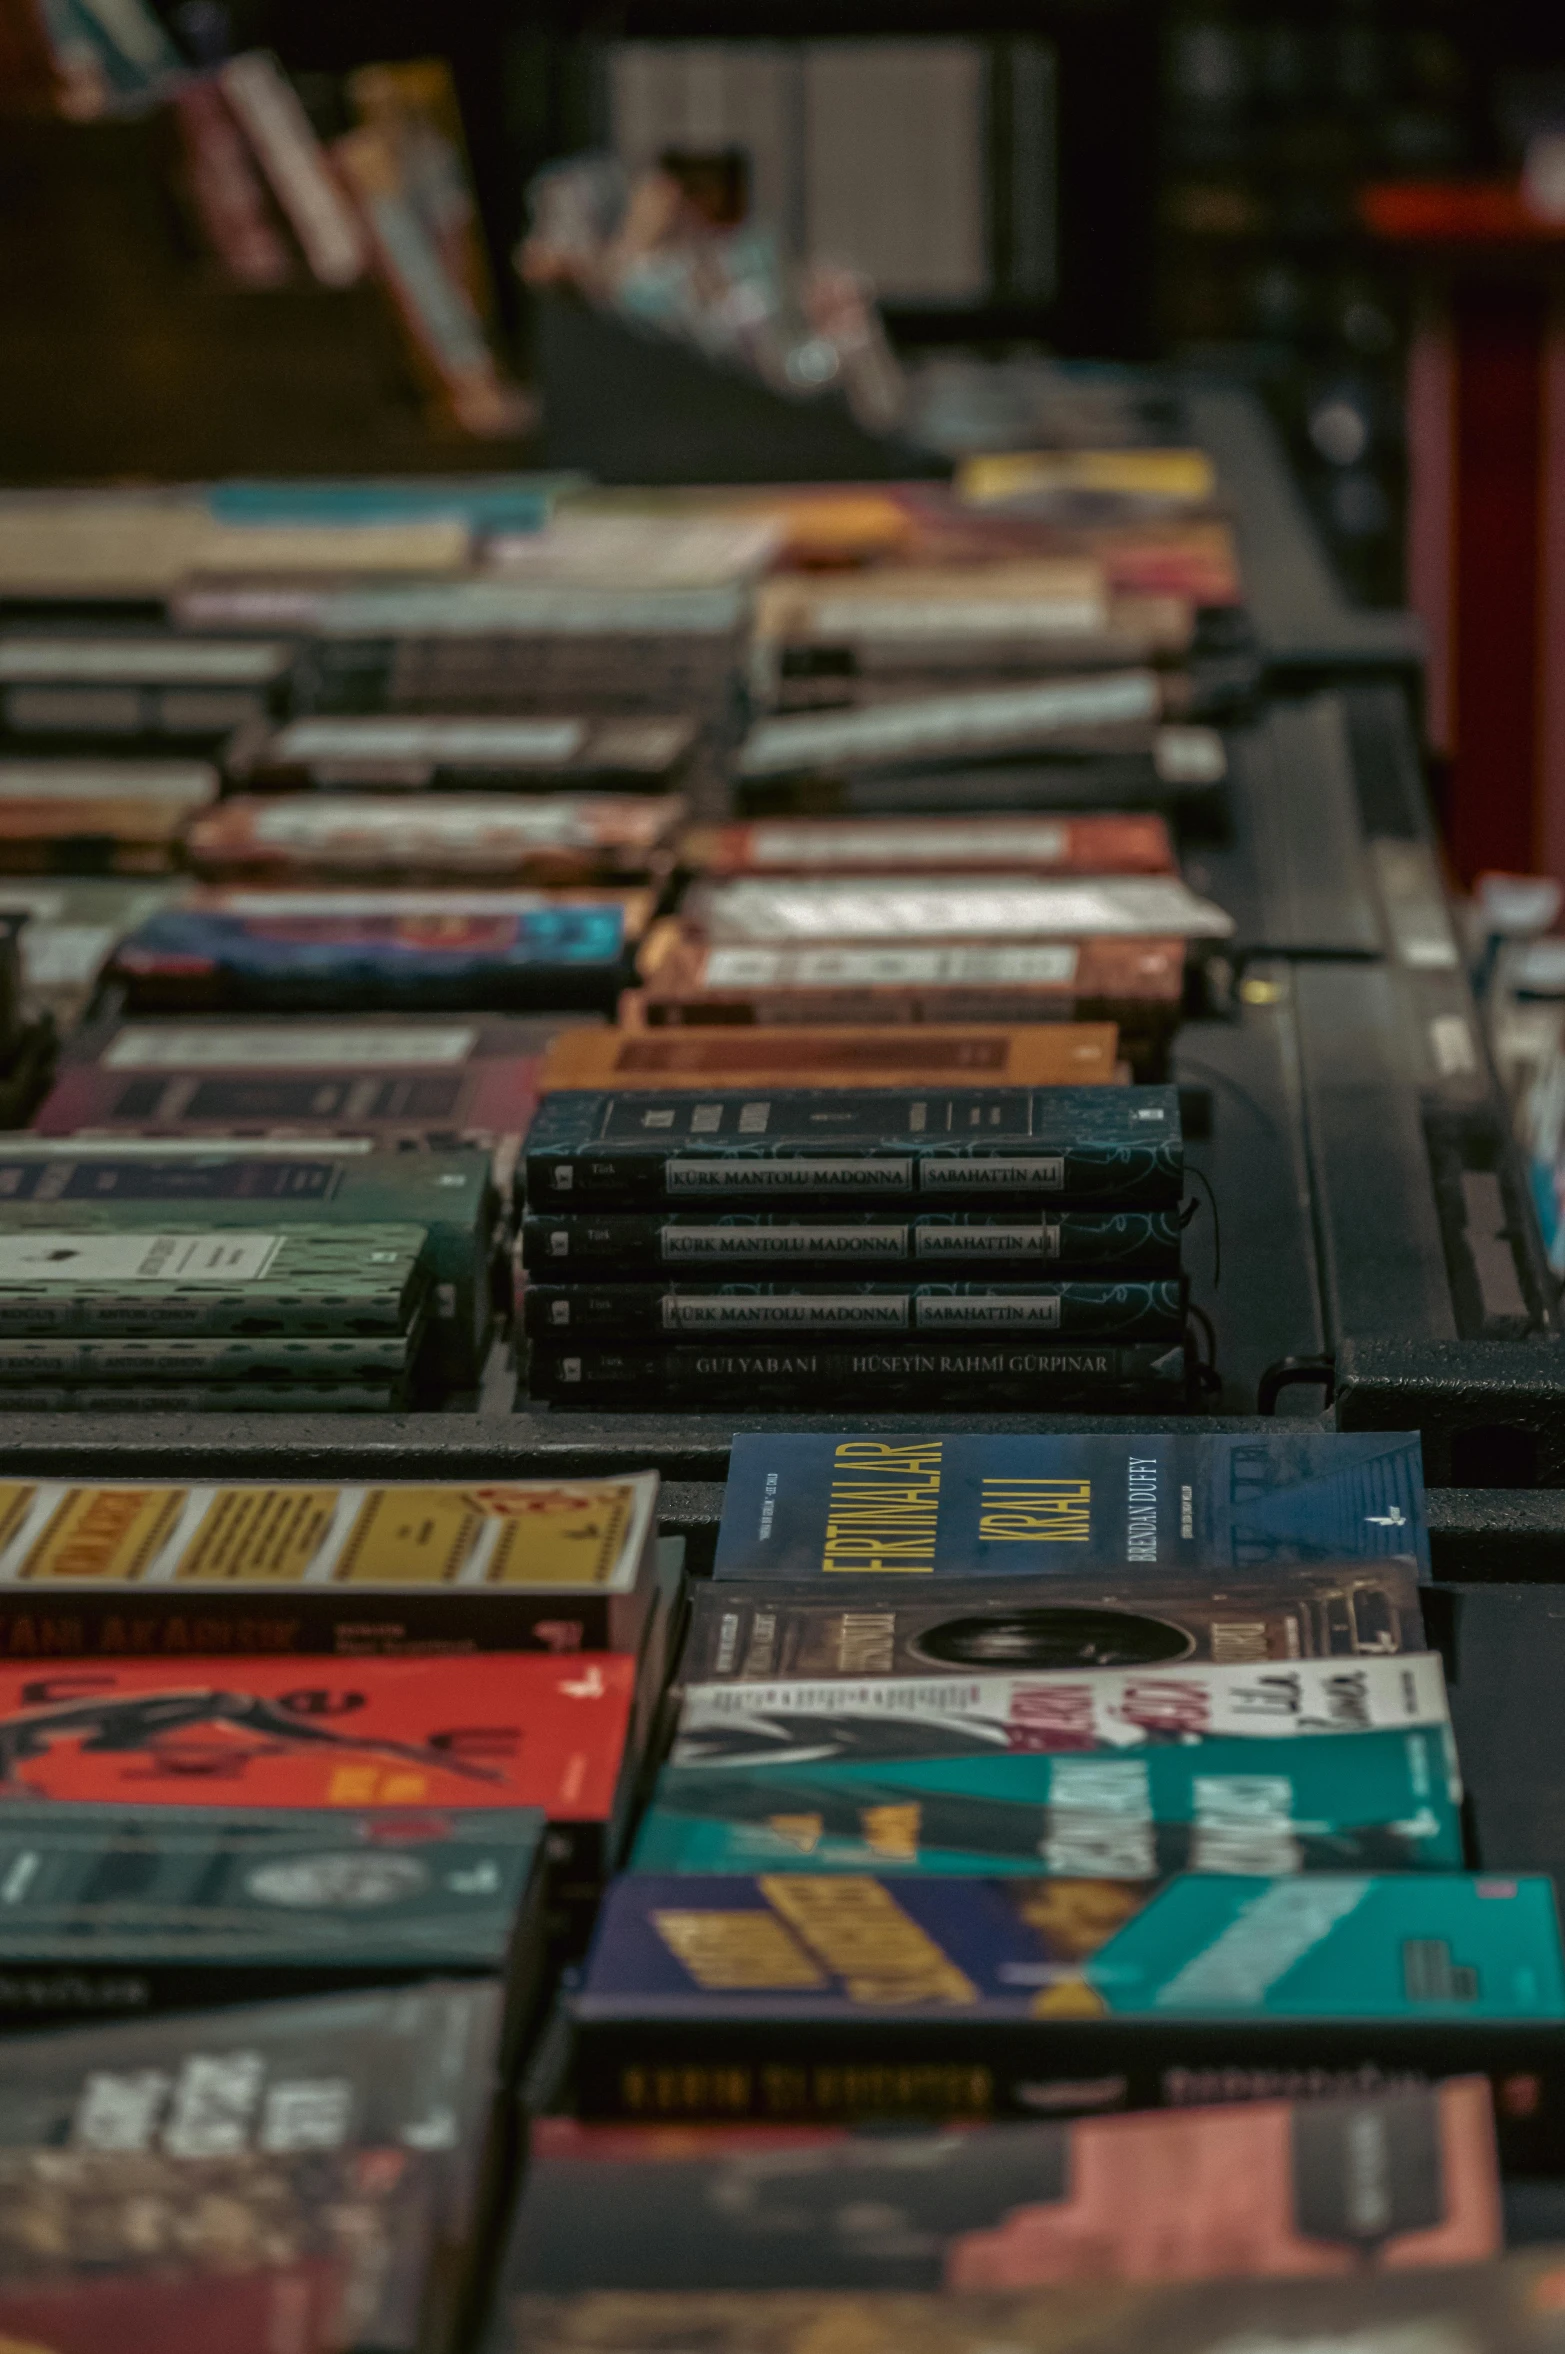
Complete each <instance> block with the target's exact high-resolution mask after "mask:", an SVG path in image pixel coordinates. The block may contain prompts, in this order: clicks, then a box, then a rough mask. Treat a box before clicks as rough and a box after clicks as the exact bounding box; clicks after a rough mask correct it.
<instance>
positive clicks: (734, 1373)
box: [528, 1339, 1186, 1411]
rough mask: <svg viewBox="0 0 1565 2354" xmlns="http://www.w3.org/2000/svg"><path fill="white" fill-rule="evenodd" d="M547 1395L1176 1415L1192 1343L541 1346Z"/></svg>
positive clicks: (537, 1347)
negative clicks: (1148, 1410) (1136, 1408)
mask: <svg viewBox="0 0 1565 2354" xmlns="http://www.w3.org/2000/svg"><path fill="white" fill-rule="evenodd" d="M528 1379H529V1383H530V1386H531V1389H532V1393H533V1395H534V1396H535V1397H545V1398H551V1399H554V1400H556V1401H557V1402H558V1403H560V1404H562V1405H568V1404H570V1403H571V1402H572V1401H574V1400H578V1399H584V1398H604V1399H618V1400H619V1401H621V1402H623V1401H625V1400H626V1399H627V1398H632V1399H637V1398H660V1399H663V1400H665V1401H667V1402H669V1403H672V1404H688V1405H691V1406H713V1407H716V1406H730V1407H731V1406H732V1405H733V1403H734V1401H735V1400H736V1399H742V1400H743V1401H744V1402H745V1403H746V1405H747V1406H748V1405H749V1404H751V1403H752V1402H756V1401H759V1400H761V1399H763V1398H780V1399H782V1400H784V1401H786V1402H787V1403H789V1404H792V1405H797V1404H798V1403H799V1402H800V1400H801V1399H808V1400H809V1401H810V1402H811V1403H812V1404H813V1403H814V1401H815V1400H817V1399H821V1400H826V1399H830V1400H832V1401H833V1402H836V1401H842V1402H843V1403H847V1402H849V1401H851V1400H855V1399H856V1400H858V1401H860V1402H861V1403H862V1402H863V1401H864V1400H865V1399H866V1398H867V1397H873V1398H874V1399H875V1401H876V1402H877V1404H878V1403H883V1402H884V1401H885V1400H887V1399H888V1398H891V1397H897V1398H903V1399H906V1400H907V1401H908V1402H909V1403H911V1404H916V1405H934V1404H946V1405H950V1404H951V1403H952V1401H953V1400H958V1401H959V1400H962V1399H964V1398H968V1397H971V1398H974V1399H982V1400H983V1401H985V1402H986V1403H988V1404H991V1405H997V1404H1000V1403H1002V1402H1004V1403H1008V1404H1014V1405H1015V1406H1016V1407H1017V1408H1018V1409H1019V1410H1022V1411H1025V1410H1027V1409H1029V1408H1034V1407H1039V1406H1042V1405H1043V1404H1044V1403H1045V1402H1048V1403H1049V1404H1050V1405H1051V1406H1054V1407H1056V1408H1057V1409H1059V1410H1062V1411H1064V1410H1068V1409H1069V1407H1070V1406H1071V1405H1072V1404H1074V1403H1075V1402H1076V1401H1078V1400H1079V1401H1083V1402H1085V1401H1087V1400H1092V1401H1098V1400H1102V1401H1105V1402H1113V1403H1129V1404H1146V1405H1149V1406H1158V1405H1161V1406H1165V1407H1170V1408H1172V1407H1176V1406H1178V1405H1180V1404H1181V1403H1182V1402H1183V1400H1184V1398H1185V1393H1186V1361H1185V1350H1184V1345H1183V1343H1182V1342H1173V1343H1167V1342H1165V1343H1162V1344H1159V1343H1156V1342H1145V1343H1142V1344H1141V1345H1139V1346H1134V1347H1129V1348H1120V1347H1117V1346H1115V1345H1113V1344H1104V1343H1096V1342H1086V1341H1083V1342H1077V1343H1076V1344H1074V1345H1061V1346H1058V1347H1049V1346H1047V1345H1022V1344H1019V1343H1018V1344H1012V1343H1009V1342H1004V1341H977V1342H974V1343H972V1344H969V1345H963V1344H961V1343H958V1342H949V1343H944V1344H942V1343H940V1342H934V1341H931V1342H913V1341H897V1340H892V1339H888V1340H887V1341H885V1342H884V1343H882V1344H880V1345H879V1346H872V1345H870V1344H868V1343H865V1342H862V1341H861V1342H860V1343H858V1344H857V1345H856V1346H842V1345H837V1346H832V1347H816V1346H813V1345H808V1344H806V1345H795V1346H789V1345H788V1344H787V1343H786V1342H778V1343H775V1344H773V1345H772V1346H770V1347H762V1348H749V1349H746V1348H743V1347H723V1346H721V1345H713V1346H709V1347H705V1348H703V1347H700V1346H698V1345H695V1344H692V1343H688V1342H676V1343H673V1344H667V1343H665V1344H664V1345H663V1346H662V1347H656V1346H649V1347H646V1348H640V1349H635V1348H620V1349H613V1348H604V1347H600V1346H597V1345H595V1344H588V1345H586V1346H579V1345H577V1346H570V1347H562V1346H561V1345H559V1344H558V1343H556V1342H537V1343H535V1344H534V1345H533V1348H532V1351H531V1355H530V1360H529V1374H528Z"/></svg>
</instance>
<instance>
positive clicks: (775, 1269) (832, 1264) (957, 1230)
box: [0, 1028, 1180, 1283]
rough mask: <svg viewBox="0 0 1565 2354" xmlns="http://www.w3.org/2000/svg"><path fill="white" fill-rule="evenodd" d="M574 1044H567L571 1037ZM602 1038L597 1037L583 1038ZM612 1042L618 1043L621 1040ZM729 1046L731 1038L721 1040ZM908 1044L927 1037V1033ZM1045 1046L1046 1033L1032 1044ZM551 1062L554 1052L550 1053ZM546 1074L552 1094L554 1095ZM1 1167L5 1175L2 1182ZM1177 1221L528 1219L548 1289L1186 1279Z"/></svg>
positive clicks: (1100, 1214)
mask: <svg viewBox="0 0 1565 2354" xmlns="http://www.w3.org/2000/svg"><path fill="white" fill-rule="evenodd" d="M568 1035H569V1034H568ZM574 1035H578V1036H581V1037H584V1038H591V1037H597V1036H599V1035H600V1033H599V1032H596V1031H588V1030H583V1031H581V1032H578V1033H574ZM601 1035H602V1036H604V1037H608V1038H615V1037H618V1036H619V1035H620V1033H619V1032H618V1031H605V1032H602V1033H601ZM716 1035H721V1033H716ZM908 1035H909V1036H910V1037H912V1038H917V1037H919V1036H920V1035H921V1033H920V1031H919V1030H918V1029H917V1028H913V1029H910V1030H909V1032H908ZM1032 1035H1034V1036H1036V1037H1045V1036H1047V1035H1048V1033H1047V1032H1046V1031H1036V1032H1034V1033H1032ZM551 1051H552V1050H551ZM547 1075H548V1073H547V1065H546V1066H545V1088H546V1083H547ZM3 1166H4V1164H3V1162H0V1170H3ZM1179 1264H1180V1224H1179V1213H1178V1212H1177V1211H1176V1210H1056V1211H1054V1212H1052V1213H1051V1212H1049V1211H1047V1210H1044V1211H1036V1212H1028V1213H1025V1214H1022V1213H1017V1212H1015V1211H1011V1212H1006V1211H1003V1210H1001V1211H990V1210H919V1211H915V1212H914V1213H912V1214H911V1215H909V1214H905V1213H904V1214H903V1215H900V1216H899V1215H898V1214H897V1213H896V1212H895V1211H889V1210H882V1211H876V1210H836V1211H828V1212H813V1213H811V1212H800V1213H796V1214H793V1215H790V1213H789V1212H788V1211H786V1210H719V1211H713V1212H708V1213H706V1214H705V1215H703V1214H702V1213H701V1212H700V1211H698V1210H686V1211H680V1210H666V1211H656V1210H654V1211H649V1212H643V1213H641V1214H640V1215H638V1214H637V1213H636V1212H634V1211H614V1210H604V1211H600V1212H599V1213H598V1214H597V1215H596V1216H593V1215H591V1214H587V1215H583V1216H579V1217H577V1216H572V1215H570V1214H569V1213H568V1212H567V1213H566V1214H565V1215H564V1216H561V1215H559V1214H558V1213H554V1214H550V1213H549V1212H548V1211H546V1210H540V1211H538V1212H537V1213H535V1214H529V1215H527V1216H524V1217H523V1219H522V1265H523V1266H524V1267H525V1268H526V1270H527V1272H528V1274H529V1275H532V1276H542V1277H543V1278H544V1279H545V1280H549V1279H550V1278H553V1279H554V1280H556V1281H562V1282H576V1281H578V1280H580V1281H585V1282H596V1283H612V1282H625V1281H641V1282H650V1281H653V1280H655V1279H656V1278H659V1277H661V1278H662V1279H663V1280H664V1281H667V1280H669V1279H671V1278H675V1279H677V1278H678V1277H681V1276H688V1277H691V1278H693V1279H694V1280H695V1281H697V1282H700V1281H701V1280H702V1279H703V1278H705V1279H712V1278H715V1277H718V1276H727V1275H733V1276H748V1277H752V1278H753V1277H757V1276H759V1277H763V1278H764V1277H768V1276H775V1275H777V1274H790V1273H796V1274H799V1275H803V1274H805V1273H806V1272H808V1273H809V1274H811V1275H819V1274H821V1273H823V1272H825V1271H827V1270H836V1269H838V1268H840V1269H841V1270H842V1271H843V1273H844V1274H850V1275H859V1276H874V1277H877V1278H880V1277H885V1276H896V1275H901V1274H904V1273H906V1274H909V1275H914V1274H927V1275H930V1276H934V1275H937V1274H949V1275H963V1276H976V1275H979V1274H983V1275H985V1276H988V1275H998V1274H1006V1275H1009V1274H1013V1273H1014V1274H1016V1275H1020V1276H1034V1277H1036V1276H1039V1275H1042V1274H1043V1273H1044V1272H1045V1271H1046V1270H1047V1271H1049V1272H1053V1271H1055V1270H1057V1271H1058V1272H1059V1273H1060V1274H1062V1275H1063V1274H1065V1273H1067V1272H1069V1273H1071V1274H1074V1275H1078V1276H1083V1277H1088V1278H1092V1277H1096V1278H1098V1279H1100V1280H1109V1281H1117V1280H1118V1279H1119V1278H1120V1277H1121V1276H1127V1275H1135V1276H1147V1277H1151V1276H1163V1277H1165V1278H1166V1277H1170V1276H1176V1275H1177V1274H1178V1273H1179Z"/></svg>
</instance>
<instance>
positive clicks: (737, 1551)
mask: <svg viewBox="0 0 1565 2354" xmlns="http://www.w3.org/2000/svg"><path fill="white" fill-rule="evenodd" d="M1361 1560H1362V1561H1372V1560H1400V1561H1406V1562H1409V1563H1411V1564H1413V1565H1415V1566H1416V1567H1417V1568H1418V1569H1419V1570H1421V1571H1422V1572H1423V1574H1424V1575H1425V1576H1427V1575H1428V1571H1429V1539H1428V1534H1427V1531H1426V1528H1425V1525H1424V1484H1423V1463H1422V1454H1421V1450H1420V1447H1419V1441H1418V1436H1417V1434H1416V1432H1414V1433H1403V1432H1395V1431H1365V1432H1332V1431H1316V1430H1297V1431H1295V1430H1290V1429H1288V1428H1287V1427H1285V1426H1284V1425H1281V1424H1279V1425H1278V1427H1277V1428H1276V1429H1275V1430H1274V1431H1267V1432H1265V1433H1264V1434H1261V1435H1255V1436H1252V1435H1251V1434H1249V1433H1246V1434H1244V1435H1243V1436H1240V1435H1237V1434H1228V1433H1212V1434H1207V1433H1203V1434H1202V1435H1200V1436H1199V1437H1196V1436H1189V1437H1187V1436H1183V1435H1173V1434H1168V1433H1159V1432H1129V1431H1127V1432H1126V1433H1125V1434H1124V1435H1123V1436H1120V1435H1118V1434H1114V1435H1104V1436H1092V1437H1087V1436H1081V1437H1078V1436H1075V1435H1074V1434H1071V1435H1066V1434H1063V1433H1060V1434H1056V1433H1052V1432H1051V1433H1041V1432H1040V1433H1038V1434H1037V1435H1036V1436H1025V1437H1011V1436H1009V1435H1005V1436H998V1435H979V1436H972V1437H966V1436H963V1437H954V1438H953V1437H929V1438H919V1437H917V1436H905V1437H904V1436H898V1437H895V1438H890V1437H888V1438H847V1437H840V1438H839V1437H833V1436H831V1435H829V1434H825V1433H822V1434H819V1435H817V1434H816V1433H813V1432H808V1433H804V1432H783V1433H776V1434H772V1433H763V1432H744V1431H742V1432H740V1433H739V1434H738V1435H737V1436H736V1437H735V1440H734V1444H733V1452H732V1455H731V1458H730V1461H729V1471H728V1487H727V1493H726V1495H725V1498H724V1503H723V1521H722V1528H721V1530H720V1532H719V1535H718V1542H717V1561H716V1575H717V1576H718V1577H719V1578H725V1577H759V1578H767V1579H782V1578H801V1577H802V1578H816V1577H821V1576H824V1577H826V1578H827V1579H830V1578H832V1577H836V1576H844V1575H853V1576H864V1575H866V1574H874V1575H884V1574H886V1573H888V1572H889V1573H893V1574H895V1575H898V1576H922V1577H930V1576H934V1575H940V1576H942V1577H974V1576H977V1577H989V1578H1004V1577H1025V1578H1035V1577H1038V1576H1039V1575H1040V1574H1044V1575H1046V1574H1049V1573H1051V1572H1053V1571H1056V1570H1059V1571H1062V1572H1066V1573H1068V1574H1071V1575H1080V1574H1081V1572H1082V1571H1084V1570H1089V1569H1097V1568H1113V1569H1114V1570H1115V1571H1116V1572H1118V1571H1119V1570H1122V1569H1126V1570H1130V1569H1142V1568H1145V1569H1150V1570H1162V1571H1169V1570H1173V1571H1177V1572H1180V1573H1184V1574H1188V1573H1190V1572H1193V1571H1204V1570H1220V1571H1231V1570H1246V1569H1254V1570H1262V1569H1270V1568H1272V1567H1273V1566H1275V1565H1280V1564H1283V1563H1294V1562H1306V1563H1307V1562H1326V1561H1331V1562H1348V1561H1361Z"/></svg>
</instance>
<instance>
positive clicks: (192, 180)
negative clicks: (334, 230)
mask: <svg viewBox="0 0 1565 2354" xmlns="http://www.w3.org/2000/svg"><path fill="white" fill-rule="evenodd" d="M173 107H174V116H175V120H176V122H177V123H178V126H179V135H180V142H181V145H182V147H183V149H184V155H185V178H186V183H187V185H188V187H189V190H190V199H191V203H192V205H193V206H194V208H195V211H196V213H197V215H198V217H199V219H200V223H201V228H202V231H203V233H204V235H205V237H206V239H207V241H208V243H209V244H210V245H211V247H212V250H213V252H214V253H215V254H216V255H217V256H218V259H219V260H220V261H221V262H222V264H223V267H224V268H225V269H226V270H227V272H228V274H229V276H230V277H231V278H232V279H233V280H234V281H235V282H236V284H238V285H241V286H281V285H283V284H284V283H285V282H286V280H287V279H288V277H289V275H290V269H291V266H290V263H289V259H288V248H287V247H286V245H285V244H284V243H283V240H282V239H281V237H279V235H278V234H277V231H276V229H275V228H274V227H273V226H272V222H271V220H270V218H269V216H268V213H267V209H266V194H265V191H264V189H263V188H262V186H261V182H260V180H259V178H258V177H257V174H256V171H255V167H254V166H253V164H252V163H251V161H250V156H249V153H248V151H247V149H246V147H245V143H244V140H243V139H242V138H241V136H240V133H239V127H238V125H237V123H236V122H235V121H234V118H233V116H232V115H231V114H230V112H229V110H228V108H227V106H226V105H225V103H224V101H223V97H222V93H221V91H220V90H219V89H218V88H217V86H216V84H215V83H213V82H210V81H193V82H187V83H186V84H185V85H184V87H183V88H182V89H178V90H176V91H175V92H174V97H173Z"/></svg>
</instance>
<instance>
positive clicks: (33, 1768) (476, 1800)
mask: <svg viewBox="0 0 1565 2354" xmlns="http://www.w3.org/2000/svg"><path fill="white" fill-rule="evenodd" d="M635 1682H636V1663H635V1661H634V1660H633V1659H630V1658H627V1657H623V1656H620V1655H617V1654H613V1653H606V1652H587V1653H583V1654H582V1655H580V1656H579V1657H577V1658H574V1659H572V1660H570V1661H569V1662H560V1661H556V1660H553V1659H550V1658H547V1657H544V1656H542V1655H541V1654H538V1653H519V1654H516V1655H512V1656H508V1655H506V1654H504V1653H487V1654H478V1655H475V1656H471V1657H465V1658H462V1659H460V1660H446V1659H380V1658H364V1659H352V1660H341V1659H332V1658H313V1657H312V1658H310V1659H307V1660H300V1659H264V1658H262V1659H257V1658H232V1657H230V1658H220V1659H212V1660H204V1659H200V1658H189V1659H179V1660H162V1661H154V1660H120V1659H107V1658H95V1659H93V1660H91V1661H90V1662H66V1661H57V1662H55V1663H54V1664H53V1665H51V1666H49V1667H37V1666H34V1667H31V1668H24V1667H18V1666H16V1665H14V1664H13V1665H10V1666H7V1667H4V1668H0V1814H3V1811H4V1803H5V1801H6V1800H7V1799H11V1798H19V1799H28V1800H34V1799H45V1800H47V1799H73V1800H76V1801H78V1802H83V1803H99V1802H104V1801H108V1802H114V1803H119V1804H123V1805H127V1806H133V1805H140V1806H149V1805H155V1804H157V1803H159V1802H160V1801H168V1802H170V1803H174V1804H178V1805H181V1806H206V1807H232V1806H235V1805H241V1806H262V1807H299V1806H303V1807H355V1808H356V1807H400V1808H407V1807H451V1808H462V1807H479V1808H488V1807H518V1806H522V1807H529V1806H541V1807H542V1808H544V1810H545V1811H546V1813H547V1814H548V1816H549V1820H550V1823H551V1825H555V1826H560V1827H563V1828H564V1829H565V1831H566V1832H567V1834H575V1833H577V1832H579V1833H580V1834H581V1836H580V1837H571V1836H568V1838H567V1842H566V1844H567V1846H568V1847H569V1849H570V1851H571V1853H572V1854H574V1853H575V1852H576V1850H577V1849H578V1848H580V1849H581V1851H582V1852H583V1853H588V1854H590V1853H592V1852H595V1847H596V1838H595V1836H594V1835H598V1836H601V1834H602V1832H603V1827H604V1825H605V1824H606V1823H607V1822H608V1821H609V1820H610V1819H611V1818H612V1817H613V1816H614V1814H615V1810H616V1806H617V1804H618V1803H619V1792H620V1784H621V1781H622V1777H623V1774H624V1771H625V1767H626V1763H627V1758H626V1743H627V1736H628V1733H629V1728H630V1721H631V1711H632V1707H633V1703H634V1695H635Z"/></svg>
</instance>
